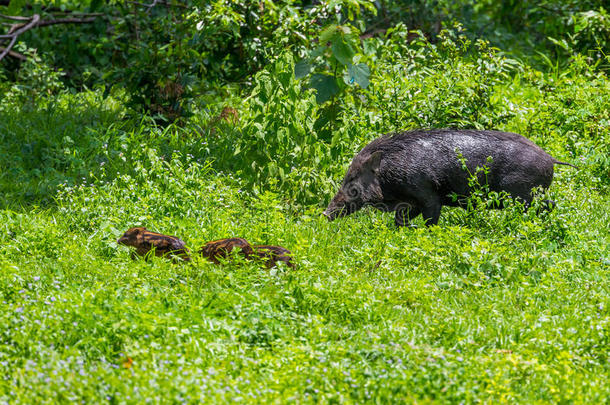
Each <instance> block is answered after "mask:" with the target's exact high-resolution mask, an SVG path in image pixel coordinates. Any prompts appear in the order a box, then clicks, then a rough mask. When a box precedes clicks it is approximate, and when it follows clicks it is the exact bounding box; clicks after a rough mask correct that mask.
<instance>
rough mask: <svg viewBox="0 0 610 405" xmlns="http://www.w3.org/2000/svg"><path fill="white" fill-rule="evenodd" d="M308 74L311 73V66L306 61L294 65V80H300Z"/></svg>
mask: <svg viewBox="0 0 610 405" xmlns="http://www.w3.org/2000/svg"><path fill="white" fill-rule="evenodd" d="M309 72H311V64H310V63H309V61H308V60H306V59H302V60H300V61H298V62H297V64H296V65H294V78H295V79H302V78H303V77H305V76H307V75H308V74H309Z"/></svg>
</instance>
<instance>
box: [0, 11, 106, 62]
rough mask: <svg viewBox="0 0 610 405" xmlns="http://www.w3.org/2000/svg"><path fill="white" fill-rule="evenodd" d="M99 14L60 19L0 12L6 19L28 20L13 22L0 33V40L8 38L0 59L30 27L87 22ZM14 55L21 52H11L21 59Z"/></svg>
mask: <svg viewBox="0 0 610 405" xmlns="http://www.w3.org/2000/svg"><path fill="white" fill-rule="evenodd" d="M82 15H83V16H85V15H86V14H82ZM99 15H100V14H99V13H96V14H92V15H91V16H87V17H83V18H79V17H66V18H60V19H55V18H54V19H51V20H41V19H40V15H38V14H34V15H33V16H31V17H17V16H7V15H3V14H0V17H2V18H5V19H8V20H14V21H28V22H24V23H21V24H13V25H12V26H11V28H10V29H9V30H8V33H7V34H5V35H0V41H1V40H3V39H4V40H10V41H9V44H8V46H7V47H6V48H0V49H2V52H1V53H0V60H2V59H3V58H4V57H5V56H6V55H8V54H9V53H10V52H11V49H12V48H13V46H14V45H15V43H16V42H17V38H18V37H19V35H21V34H23V33H24V32H26V31H29V30H31V29H32V28H36V27H47V26H49V25H57V24H87V23H91V22H93V21H95V19H96V18H97V17H98V16H99ZM16 55H21V54H20V53H17V52H13V54H11V56H13V57H16V58H18V59H21V58H20V57H18V56H16ZM21 56H23V55H21Z"/></svg>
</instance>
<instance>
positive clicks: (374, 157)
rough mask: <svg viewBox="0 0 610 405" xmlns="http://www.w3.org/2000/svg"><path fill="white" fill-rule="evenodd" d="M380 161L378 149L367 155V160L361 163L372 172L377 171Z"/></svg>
mask: <svg viewBox="0 0 610 405" xmlns="http://www.w3.org/2000/svg"><path fill="white" fill-rule="evenodd" d="M380 163H381V151H380V150H378V151H376V152H373V153H372V154H371V156H369V157H368V159H367V160H365V161H364V163H363V164H362V166H363V168H364V169H366V170H370V171H372V172H373V173H377V171H378V170H379V164H380Z"/></svg>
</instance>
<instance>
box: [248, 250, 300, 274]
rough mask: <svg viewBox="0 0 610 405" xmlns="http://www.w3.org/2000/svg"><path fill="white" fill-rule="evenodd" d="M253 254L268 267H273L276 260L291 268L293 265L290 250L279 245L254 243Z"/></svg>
mask: <svg viewBox="0 0 610 405" xmlns="http://www.w3.org/2000/svg"><path fill="white" fill-rule="evenodd" d="M254 255H255V256H258V257H259V258H260V259H261V260H262V261H263V263H265V265H266V266H267V267H268V268H272V267H274V266H275V265H276V264H277V262H284V263H285V264H286V266H288V267H291V268H294V267H295V266H294V261H293V260H292V256H290V250H288V249H285V248H283V247H281V246H272V245H254Z"/></svg>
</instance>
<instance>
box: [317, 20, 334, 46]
mask: <svg viewBox="0 0 610 405" xmlns="http://www.w3.org/2000/svg"><path fill="white" fill-rule="evenodd" d="M336 35H337V26H336V25H335V24H331V25H329V26H328V27H326V28H324V29H323V30H322V32H321V33H320V43H321V44H326V43H327V42H328V41H330V40H331V39H332V38H334V37H335V36H336Z"/></svg>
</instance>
